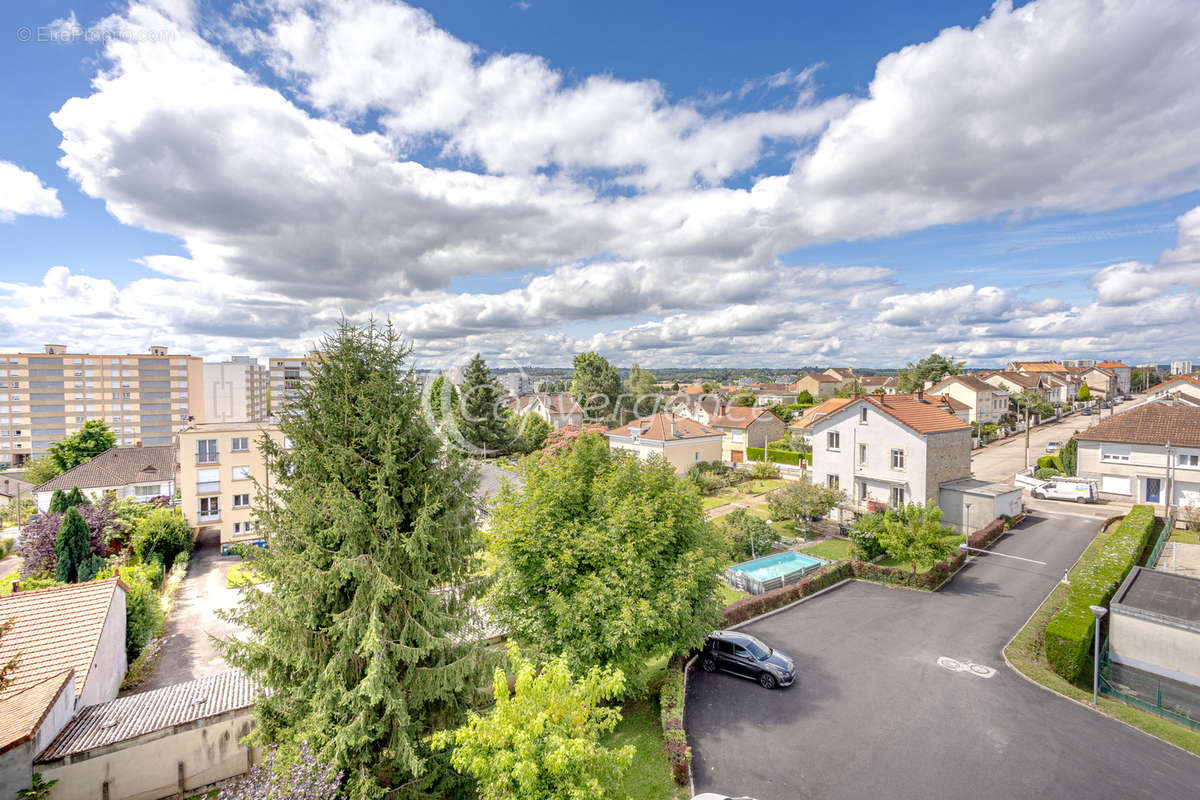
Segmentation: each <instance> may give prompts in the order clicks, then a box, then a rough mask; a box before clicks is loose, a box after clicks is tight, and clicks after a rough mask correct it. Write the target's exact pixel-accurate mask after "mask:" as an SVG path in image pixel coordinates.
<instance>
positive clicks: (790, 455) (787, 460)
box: [746, 447, 812, 467]
mask: <svg viewBox="0 0 1200 800" xmlns="http://www.w3.org/2000/svg"><path fill="white" fill-rule="evenodd" d="M767 456H768V457H767V458H766V459H765V460H767V461H773V462H775V463H776V464H791V465H792V466H793V467H798V466H800V459H802V458H803V459H804V460H805V461H806V462H807V463H809V464H811V463H812V453H797V452H796V451H794V450H768V451H767ZM746 458H748V459H749V460H751V461H763V460H764V459H763V449H762V448H761V447H747V448H746Z"/></svg>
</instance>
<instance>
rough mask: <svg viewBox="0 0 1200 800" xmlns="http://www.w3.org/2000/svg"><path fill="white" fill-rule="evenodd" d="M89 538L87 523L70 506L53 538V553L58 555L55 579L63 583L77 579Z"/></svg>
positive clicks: (76, 510) (73, 581) (86, 554)
mask: <svg viewBox="0 0 1200 800" xmlns="http://www.w3.org/2000/svg"><path fill="white" fill-rule="evenodd" d="M90 540H91V536H90V534H89V533H88V526H87V523H86V522H84V521H83V517H81V516H80V515H79V510H78V509H76V508H75V506H71V507H70V508H68V509H67V511H66V513H65V514H63V522H62V528H60V529H59V531H58V538H56V539H55V540H54V555H56V556H57V557H58V563H57V564H55V566H54V577H55V579H56V580H59V581H61V582H63V583H75V582H77V581H78V580H79V566H80V564H82V563H84V561H86V560H87V557H88V546H89V544H90Z"/></svg>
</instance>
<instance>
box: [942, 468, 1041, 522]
mask: <svg viewBox="0 0 1200 800" xmlns="http://www.w3.org/2000/svg"><path fill="white" fill-rule="evenodd" d="M938 495H939V497H938V505H939V506H940V507H941V509H942V522H944V523H945V524H947V525H953V526H954V527H956V528H958V529H959V530H960V531H977V530H979V529H980V528H982V527H983V526H985V525H987V524H988V523H989V522H991V521H992V520H994V519H996V518H997V517H1000V516H1006V517H1015V516H1017V515H1018V514H1020V513H1021V509H1022V507H1023V506H1022V501H1021V487H1019V486H1009V485H1008V484H1007V483H988V482H987V481H981V480H979V479H977V478H960V479H959V480H955V481H946V482H945V483H943V484H941V486H940V487H939V490H938Z"/></svg>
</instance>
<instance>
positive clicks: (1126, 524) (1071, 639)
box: [1043, 506, 1154, 682]
mask: <svg viewBox="0 0 1200 800" xmlns="http://www.w3.org/2000/svg"><path fill="white" fill-rule="evenodd" d="M1153 532H1154V508H1153V507H1151V506H1134V507H1133V510H1132V511H1130V512H1129V514H1128V515H1127V516H1126V517H1125V519H1124V520H1123V521H1122V522H1121V524H1120V525H1119V526H1118V527H1117V529H1116V530H1115V531H1113V533H1112V534H1111V535H1110V536H1109V537H1108V540H1107V541H1106V542H1105V543H1104V545H1103V546H1102V547H1101V549H1100V552H1098V553H1097V554H1096V557H1095V558H1093V559H1092V560H1091V561H1089V562H1088V563H1086V564H1081V565H1080V566H1079V567H1078V568H1076V571H1075V574H1074V575H1072V576H1071V589H1070V592H1069V593H1068V594H1067V602H1066V603H1064V604H1063V607H1062V608H1061V609H1059V611H1058V613H1057V614H1055V615H1054V616H1053V617H1052V618H1051V619H1050V623H1049V624H1048V625H1047V626H1046V632H1045V634H1043V646H1044V647H1045V651H1046V661H1047V662H1049V664H1050V667H1051V669H1053V670H1054V671H1055V672H1056V673H1058V674H1059V675H1061V676H1062V677H1064V678H1066V679H1067V680H1069V681H1072V682H1074V681H1075V680H1077V679H1078V678H1079V676H1080V674H1081V673H1082V672H1083V668H1084V665H1085V664H1086V663H1087V659H1088V651H1089V650H1090V649H1091V645H1092V632H1093V627H1094V625H1095V618H1094V617H1093V616H1092V611H1091V609H1090V608H1089V606H1093V605H1098V606H1105V605H1107V604H1108V601H1109V600H1110V599H1112V596H1113V593H1114V592H1116V591H1117V588H1118V587H1119V586H1120V585H1121V581H1123V580H1125V576H1126V575H1128V574H1129V570H1131V569H1133V565H1134V564H1136V563H1137V562H1138V559H1139V558H1141V555H1142V553H1143V552H1144V551H1145V549H1146V545H1147V544H1148V543H1149V541H1150V536H1151V534H1152V533H1153Z"/></svg>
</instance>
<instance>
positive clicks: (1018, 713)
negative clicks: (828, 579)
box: [686, 516, 1200, 800]
mask: <svg viewBox="0 0 1200 800" xmlns="http://www.w3.org/2000/svg"><path fill="white" fill-rule="evenodd" d="M1094 533H1095V522H1094V521H1091V520H1086V519H1081V518H1078V517H1065V516H1061V517H1053V518H1043V519H1032V520H1030V521H1029V522H1027V523H1025V524H1024V525H1023V526H1022V527H1021V528H1020V529H1018V530H1016V531H1014V532H1012V533H1010V534H1008V535H1006V536H1005V537H1003V538H1002V539H1001V540H1000V541H999V542H997V543H996V545H995V550H996V552H1000V553H1008V554H1011V555H1021V556H1026V557H1028V558H1036V559H1039V560H1043V561H1046V562H1047V565H1046V566H1044V567H1043V566H1038V565H1035V564H1028V563H1025V562H1021V561H1014V560H1010V559H1003V558H997V557H994V556H981V557H979V558H977V559H974V560H973V561H972V562H971V563H970V564H968V566H967V567H965V568H964V569H963V571H962V572H960V573H959V574H958V575H957V576H956V577H955V579H954V581H953V582H952V583H951V585H950V586H949V587H947V588H946V589H944V590H942V591H940V592H937V593H932V594H931V593H923V592H915V591H908V590H903V589H888V588H886V587H883V586H879V585H876V584H870V583H862V582H857V581H856V582H852V583H848V584H844V585H842V586H840V587H839V588H837V589H833V590H832V591H829V592H827V593H825V594H823V595H821V596H819V597H816V598H813V599H812V600H809V601H807V602H805V603H801V604H800V605H798V606H795V607H794V608H792V609H790V610H788V611H785V612H782V613H780V614H776V615H774V616H772V617H768V618H767V619H765V620H762V621H760V622H756V623H754V624H752V625H750V626H748V627H747V628H745V630H747V631H748V632H750V633H753V634H755V635H756V636H759V637H760V638H762V639H763V640H765V641H766V642H767V643H768V644H770V645H772V646H775V647H777V648H779V649H780V650H783V651H784V652H786V653H788V654H789V655H791V656H792V657H793V658H794V659H795V661H796V667H797V673H798V678H797V681H796V683H795V684H794V685H793V686H791V687H790V688H788V689H783V690H776V691H766V690H764V689H762V688H761V687H759V686H758V685H757V684H755V683H752V682H750V681H747V680H743V679H739V678H735V677H733V676H730V675H725V674H719V673H718V674H712V675H710V674H706V673H704V672H702V671H700V670H693V672H692V677H691V679H690V681H689V685H688V700H687V718H686V725H687V731H688V741H689V743H690V744H691V745H692V748H693V752H694V761H693V768H694V772H695V781H696V791H697V792H705V791H711V792H726V793H729V794H732V795H735V796H737V795H748V796H750V797H754V798H758V800H793V799H794V798H919V799H920V800H928V799H929V798H941V797H970V798H972V800H980V799H981V798H997V800H1000V799H1003V800H1010V798H1024V797H1045V798H1089V800H1091V799H1093V798H1113V800H1117V799H1118V798H1120V799H1121V800H1124V799H1125V798H1131V797H1155V798H1160V799H1165V798H1191V797H1196V796H1197V792H1198V791H1200V789H1198V788H1197V787H1200V758H1196V757H1194V756H1192V755H1190V754H1188V753H1186V752H1184V751H1182V750H1179V749H1177V748H1175V747H1172V746H1170V745H1167V744H1164V743H1162V742H1159V741H1158V740H1155V739H1153V738H1151V737H1149V736H1147V735H1145V734H1143V733H1141V732H1140V731H1137V730H1134V729H1132V728H1129V727H1127V726H1125V725H1122V724H1121V723H1118V722H1116V721H1114V720H1111V719H1109V718H1107V717H1104V716H1102V715H1099V714H1096V713H1093V712H1092V711H1090V710H1089V709H1087V708H1084V707H1081V706H1079V705H1077V704H1075V703H1072V702H1070V701H1068V700H1065V699H1063V698H1061V697H1059V696H1057V695H1054V694H1052V693H1050V692H1049V691H1047V690H1045V689H1043V688H1041V687H1039V686H1035V685H1033V684H1031V683H1029V682H1028V681H1026V680H1025V679H1024V678H1022V677H1021V676H1019V675H1018V674H1016V673H1015V672H1014V671H1012V670H1011V669H1009V668H1008V667H1007V666H1006V665H1005V663H1004V660H1003V656H1002V654H1001V651H1002V649H1003V647H1004V645H1005V644H1006V643H1007V642H1008V640H1009V639H1010V638H1011V637H1012V635H1013V634H1014V633H1015V632H1016V631H1017V630H1018V629H1019V628H1020V627H1021V626H1022V625H1024V623H1025V621H1026V620H1027V619H1028V618H1029V616H1030V615H1031V614H1032V613H1033V611H1034V610H1035V609H1036V608H1037V606H1038V605H1039V604H1040V603H1041V601H1042V600H1043V599H1044V598H1045V596H1046V594H1047V593H1048V592H1049V591H1050V590H1051V589H1052V588H1053V587H1054V585H1055V583H1057V582H1058V580H1059V579H1060V578H1061V576H1062V574H1063V571H1064V570H1065V569H1066V568H1067V567H1069V566H1070V565H1071V564H1072V563H1073V562H1074V561H1075V559H1076V558H1077V557H1078V555H1079V553H1080V552H1082V550H1083V549H1084V547H1085V546H1086V545H1087V543H1088V542H1089V541H1090V540H1091V538H1092V536H1093V535H1094ZM940 657H948V658H951V659H954V660H956V661H957V662H959V663H960V664H976V665H981V666H982V667H985V668H989V669H992V670H995V672H994V673H993V674H992V675H991V677H980V676H977V675H975V674H973V673H972V672H969V671H950V670H948V669H946V668H944V667H943V666H940V665H939V658H940Z"/></svg>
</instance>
